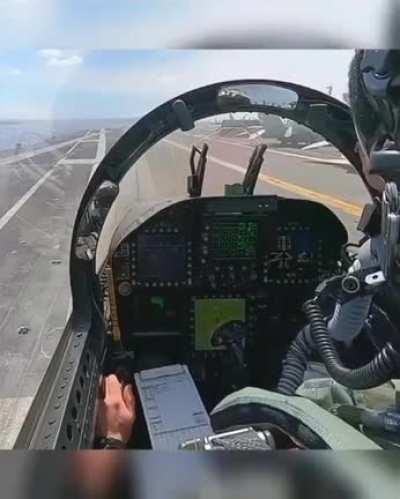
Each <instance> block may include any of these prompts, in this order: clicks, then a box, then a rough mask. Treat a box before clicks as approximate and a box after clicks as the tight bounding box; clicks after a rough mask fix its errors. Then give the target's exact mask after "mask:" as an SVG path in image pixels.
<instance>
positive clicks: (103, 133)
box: [89, 128, 106, 180]
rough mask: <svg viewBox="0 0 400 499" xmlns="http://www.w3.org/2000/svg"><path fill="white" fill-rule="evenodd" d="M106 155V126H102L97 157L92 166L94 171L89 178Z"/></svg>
mask: <svg viewBox="0 0 400 499" xmlns="http://www.w3.org/2000/svg"><path fill="white" fill-rule="evenodd" d="M105 155H106V130H105V128H102V129H101V130H100V132H99V142H98V144H97V153H96V159H95V163H94V165H93V167H92V171H91V172H90V177H89V180H90V179H91V178H92V176H93V173H94V172H95V171H96V168H97V167H98V166H99V164H100V163H101V161H102V160H103V158H104V156H105Z"/></svg>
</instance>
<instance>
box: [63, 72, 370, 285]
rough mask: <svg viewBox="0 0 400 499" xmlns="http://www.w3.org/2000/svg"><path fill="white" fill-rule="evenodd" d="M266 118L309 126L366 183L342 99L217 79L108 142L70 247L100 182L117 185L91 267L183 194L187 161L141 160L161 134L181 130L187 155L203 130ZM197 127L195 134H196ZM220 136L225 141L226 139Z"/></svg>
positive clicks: (270, 83)
mask: <svg viewBox="0 0 400 499" xmlns="http://www.w3.org/2000/svg"><path fill="white" fill-rule="evenodd" d="M272 116H276V117H279V119H280V120H281V123H283V129H285V130H287V129H288V125H287V124H288V123H297V124H299V125H301V126H302V127H303V128H304V127H306V128H307V129H309V130H310V131H311V132H312V133H314V136H315V137H317V138H318V137H319V138H320V139H321V140H325V141H327V142H328V143H329V144H330V145H332V146H333V147H334V148H336V149H337V150H338V151H339V152H340V154H341V155H343V157H344V158H345V160H346V161H347V162H348V163H349V164H350V165H352V166H353V167H354V168H355V170H356V171H357V173H358V174H359V175H360V176H361V178H362V180H363V181H364V183H365V184H366V182H365V178H364V176H363V173H362V166H361V162H360V158H359V156H358V153H357V152H356V147H355V146H356V140H357V138H356V134H355V131H354V127H353V121H352V117H351V112H350V109H349V108H348V106H347V105H346V104H344V103H342V102H340V101H338V100H336V99H334V98H332V97H331V96H328V95H325V94H323V93H321V92H318V91H315V90H312V89H309V88H306V87H302V86H299V85H296V84H292V83H285V82H278V81H268V80H239V81H229V82H222V83H217V84H214V85H209V86H206V87H202V88H199V89H196V90H192V91H190V92H187V93H185V94H183V95H180V96H178V97H177V98H176V99H172V100H170V101H168V102H166V103H164V104H162V105H161V106H159V107H158V108H156V109H154V110H153V111H151V112H150V113H149V114H147V115H146V116H144V117H143V118H142V119H140V120H139V121H138V122H137V123H135V124H134V125H133V126H132V127H131V128H130V129H129V130H128V131H127V132H126V133H125V134H124V135H123V136H122V137H121V139H120V140H119V141H118V142H117V143H116V144H115V145H114V147H113V148H112V149H111V150H110V151H109V153H108V154H107V155H106V156H105V158H104V159H103V161H102V162H101V163H100V165H99V166H98V168H97V170H96V172H95V173H94V175H93V177H92V178H91V180H90V182H89V185H88V187H87V190H86V192H85V195H84V197H83V200H82V203H81V205H80V208H79V212H78V216H77V222H76V225H75V229H74V236H73V249H74V248H75V249H76V246H77V245H79V244H78V239H79V237H80V236H81V235H82V227H84V225H85V224H84V221H85V220H86V219H87V212H88V209H89V207H90V206H91V204H93V200H95V199H96V192H98V189H99V187H100V186H102V184H103V185H104V182H106V181H108V182H110V183H111V184H112V185H113V186H114V187H115V194H116V195H115V196H114V199H113V200H112V201H113V202H112V203H110V204H109V205H108V206H106V208H105V212H106V213H104V215H107V216H104V217H103V220H104V219H105V223H104V226H102V227H101V228H102V230H100V231H99V232H101V237H100V240H99V242H98V244H97V248H96V249H97V254H96V270H97V272H99V271H100V270H101V269H102V267H103V265H104V263H105V262H106V260H107V257H108V255H109V254H110V253H111V252H112V251H113V250H115V248H116V247H117V245H118V244H119V242H120V241H121V240H122V239H123V237H124V236H125V235H126V233H127V232H129V231H131V230H133V228H134V225H135V224H140V223H141V221H143V220H145V219H146V218H148V217H149V216H151V214H154V213H155V212H157V211H159V210H160V209H161V208H163V207H165V206H166V205H168V204H170V203H173V202H176V201H177V200H179V199H182V198H185V197H188V191H187V178H188V175H189V174H190V169H189V160H188V161H187V165H186V166H185V168H176V166H175V164H174V158H173V157H165V156H164V157H161V156H160V157H159V164H158V168H157V169H155V168H152V165H151V164H150V163H149V161H148V158H146V154H145V153H147V152H148V151H149V150H150V148H152V151H153V150H154V151H156V150H157V147H158V146H159V144H160V142H161V141H162V139H165V138H167V139H166V140H171V141H174V133H177V131H179V132H180V133H181V134H182V133H184V134H187V137H188V139H187V144H185V143H180V144H178V148H177V150H178V151H179V149H180V150H181V152H184V153H185V154H186V156H187V157H188V158H189V153H190V149H189V145H190V146H191V145H192V143H193V141H197V142H201V141H202V140H204V141H206V140H207V136H208V134H210V135H212V134H213V133H214V132H215V128H216V126H218V127H220V128H221V127H222V128H223V127H224V123H225V127H226V125H227V124H228V127H230V128H233V127H235V126H239V127H240V126H241V127H242V128H243V127H244V128H247V132H246V133H248V134H249V135H250V136H251V133H253V134H255V135H257V134H258V135H259V136H261V135H262V132H261V133H260V130H261V129H262V127H261V128H258V129H257V122H258V123H261V125H262V126H264V128H265V127H267V125H266V123H268V117H272ZM263 119H264V120H265V122H263V121H262V120H263ZM229 122H230V123H229ZM240 122H241V123H240ZM252 127H253V128H252ZM275 128H276V126H275ZM199 129H200V131H201V132H200V134H198V133H197V131H198V130H199ZM226 139H227V140H228V141H229V137H227V138H226ZM211 154H212V151H211ZM171 163H172V165H171ZM244 166H246V165H244ZM156 170H157V171H156ZM208 174H209V176H210V178H211V180H212V182H211V183H212V184H213V186H215V185H216V184H217V183H218V178H217V174H216V173H215V171H209V172H208ZM242 175H243V172H242ZM166 179H168V182H166ZM122 180H123V181H122ZM167 184H168V186H167ZM171 186H172V188H171ZM366 187H367V189H368V190H369V192H370V194H371V195H374V192H373V191H372V190H371V189H370V188H369V187H368V186H367V185H366ZM212 194H213V195H215V194H219V195H223V194H224V192H223V189H221V191H220V192H218V193H216V192H213V193H212ZM101 228H100V229H101ZM77 254H79V252H77V251H72V260H71V265H73V260H74V259H75V258H77ZM78 258H79V257H78ZM71 270H72V269H71ZM73 280H74V278H73V277H72V281H73Z"/></svg>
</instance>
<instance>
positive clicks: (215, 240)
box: [211, 222, 258, 258]
mask: <svg viewBox="0 0 400 499" xmlns="http://www.w3.org/2000/svg"><path fill="white" fill-rule="evenodd" d="M257 235H258V224H257V223H256V222H220V223H216V224H215V225H213V227H212V232H211V249H212V255H213V257H215V258H253V257H255V256H256V251H257Z"/></svg>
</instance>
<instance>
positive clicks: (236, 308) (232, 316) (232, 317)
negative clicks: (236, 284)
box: [195, 298, 246, 350]
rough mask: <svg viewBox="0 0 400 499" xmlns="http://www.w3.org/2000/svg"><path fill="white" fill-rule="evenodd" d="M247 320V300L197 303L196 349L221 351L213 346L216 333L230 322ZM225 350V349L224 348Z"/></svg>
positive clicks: (237, 299) (236, 299)
mask: <svg viewBox="0 0 400 499" xmlns="http://www.w3.org/2000/svg"><path fill="white" fill-rule="evenodd" d="M245 320H246V300H244V299H241V298H216V299H199V300H196V302H195V349H196V350H219V349H221V347H214V346H213V345H212V337H213V334H214V333H215V331H216V330H217V329H218V328H219V327H221V326H223V325H224V324H226V323H227V322H230V321H242V322H244V321H245ZM222 348H224V347H222Z"/></svg>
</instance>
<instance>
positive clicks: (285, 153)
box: [215, 138, 351, 166]
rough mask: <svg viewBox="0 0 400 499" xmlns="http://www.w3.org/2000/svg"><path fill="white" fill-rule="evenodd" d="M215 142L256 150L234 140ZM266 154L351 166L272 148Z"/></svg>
mask: <svg viewBox="0 0 400 499" xmlns="http://www.w3.org/2000/svg"><path fill="white" fill-rule="evenodd" d="M215 142H221V143H222V144H228V145H232V146H236V147H242V148H245V149H254V147H255V145H254V146H249V145H247V144H240V143H239V142H234V141H233V140H232V141H230V140H224V139H220V138H217V139H215ZM265 153H271V154H280V155H281V156H289V157H293V158H300V159H305V160H308V161H313V162H316V163H325V164H329V165H349V166H350V165H351V163H350V162H349V161H347V159H340V158H319V157H317V156H308V155H307V154H296V153H292V152H286V151H277V150H276V149H271V148H268V149H267V150H266V151H265Z"/></svg>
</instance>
